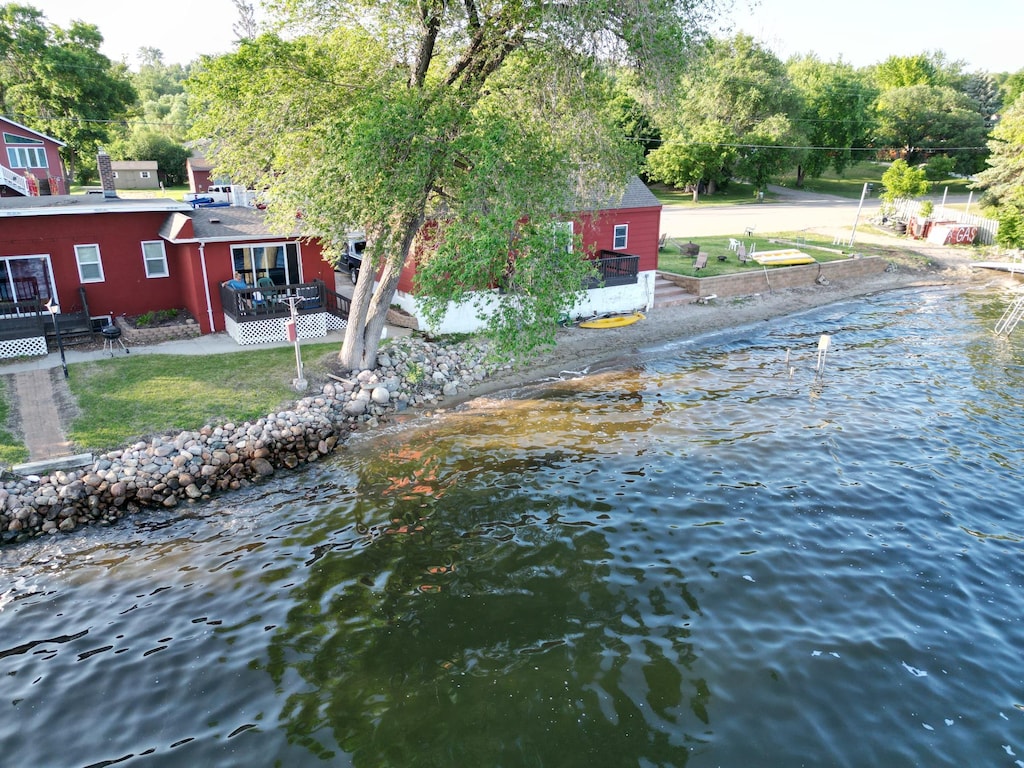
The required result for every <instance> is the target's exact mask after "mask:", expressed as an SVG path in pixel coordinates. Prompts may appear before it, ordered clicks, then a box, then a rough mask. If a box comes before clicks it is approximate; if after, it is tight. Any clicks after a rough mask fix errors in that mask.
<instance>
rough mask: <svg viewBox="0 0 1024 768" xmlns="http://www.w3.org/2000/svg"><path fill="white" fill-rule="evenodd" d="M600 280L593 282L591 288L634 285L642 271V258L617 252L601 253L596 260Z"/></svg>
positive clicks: (589, 286)
mask: <svg viewBox="0 0 1024 768" xmlns="http://www.w3.org/2000/svg"><path fill="white" fill-rule="evenodd" d="M594 261H595V266H596V267H597V271H598V274H599V275H600V279H599V280H593V281H592V282H591V284H590V285H588V286H587V288H588V289H590V288H602V287H603V288H610V287H611V286H614V285H634V284H635V283H636V281H637V277H638V275H639V271H640V257H639V256H630V255H629V254H624V253H616V252H615V251H599V252H598V258H597V259H595V260H594Z"/></svg>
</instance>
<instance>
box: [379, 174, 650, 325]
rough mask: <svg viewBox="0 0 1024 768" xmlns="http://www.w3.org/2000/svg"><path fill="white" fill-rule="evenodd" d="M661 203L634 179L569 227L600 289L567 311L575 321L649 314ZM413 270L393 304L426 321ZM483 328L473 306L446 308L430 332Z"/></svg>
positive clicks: (402, 281)
mask: <svg viewBox="0 0 1024 768" xmlns="http://www.w3.org/2000/svg"><path fill="white" fill-rule="evenodd" d="M661 208H662V206H661V203H660V202H659V201H658V198H656V197H655V196H654V194H653V193H652V192H651V191H650V190H649V189H648V188H647V186H646V185H645V184H644V183H643V182H642V181H641V180H640V178H639V177H637V176H633V177H632V178H631V179H630V180H629V182H628V184H627V185H626V188H625V190H624V191H623V193H622V194H621V195H620V196H618V197H617V198H616V199H614V200H610V201H608V203H607V204H605V205H604V206H602V207H601V208H599V209H595V210H592V211H583V212H581V213H579V214H578V215H577V217H576V218H575V220H574V221H573V222H572V227H573V233H574V234H575V235H578V236H579V237H580V240H581V242H582V245H583V249H584V251H585V252H587V253H589V254H592V258H594V259H595V260H596V261H597V267H598V272H599V273H600V274H601V277H602V280H601V285H600V286H595V287H593V288H591V289H590V290H588V291H587V296H586V298H585V299H584V301H583V302H581V303H580V304H578V305H576V306H575V307H572V308H570V309H569V314H570V315H573V316H585V315H590V314H595V313H619V312H631V311H633V310H641V309H642V310H645V311H648V310H650V308H651V306H652V305H653V303H654V280H655V276H656V274H657V270H658V238H659V236H660V234H659V231H660V228H661ZM415 271H416V268H415V265H414V264H409V265H407V266H406V267H405V269H403V271H402V275H401V277H400V279H399V282H398V293H397V294H396V297H395V303H396V304H398V305H399V306H401V307H402V308H403V309H404V310H405V311H406V312H408V313H410V314H412V315H414V316H416V317H417V318H418V320H419V322H420V325H421V327H425V326H424V323H425V320H424V319H423V317H422V315H421V313H420V312H419V309H418V305H417V300H416V296H415V287H414V285H415ZM482 326H483V321H482V320H481V319H480V317H479V316H478V309H477V308H476V306H474V305H470V304H466V305H462V306H456V305H454V304H453V305H450V306H449V308H448V312H447V313H446V315H445V318H444V321H443V322H442V323H441V325H440V327H438V328H431V331H433V332H434V333H472V332H473V331H477V330H479V329H480V328H481V327H482Z"/></svg>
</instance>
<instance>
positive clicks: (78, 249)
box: [75, 243, 104, 283]
mask: <svg viewBox="0 0 1024 768" xmlns="http://www.w3.org/2000/svg"><path fill="white" fill-rule="evenodd" d="M86 248H95V249H96V262H95V263H96V266H97V267H98V268H99V271H100V276H99V277H86V276H85V275H83V274H82V253H83V251H84V249H86ZM88 263H89V264H90V266H91V265H92V262H88ZM75 264H76V265H77V266H78V279H79V280H80V281H81V282H83V283H102V282H103V281H104V278H103V256H102V255H101V254H100V246H99V243H84V244H82V245H76V246H75Z"/></svg>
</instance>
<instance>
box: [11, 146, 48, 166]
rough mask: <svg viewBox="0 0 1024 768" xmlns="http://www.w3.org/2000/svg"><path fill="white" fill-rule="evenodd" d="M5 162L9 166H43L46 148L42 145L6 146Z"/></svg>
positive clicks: (44, 164)
mask: <svg viewBox="0 0 1024 768" xmlns="http://www.w3.org/2000/svg"><path fill="white" fill-rule="evenodd" d="M7 162H8V163H10V165H11V168H45V167H46V150H45V149H43V148H42V147H8V148H7Z"/></svg>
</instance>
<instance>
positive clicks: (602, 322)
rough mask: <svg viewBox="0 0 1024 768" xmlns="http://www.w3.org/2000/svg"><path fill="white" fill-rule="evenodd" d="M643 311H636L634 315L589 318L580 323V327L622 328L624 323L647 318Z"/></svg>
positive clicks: (629, 323) (627, 323) (628, 323)
mask: <svg viewBox="0 0 1024 768" xmlns="http://www.w3.org/2000/svg"><path fill="white" fill-rule="evenodd" d="M645 319H646V317H645V316H644V314H643V313H642V312H634V313H633V314H632V315H618V316H616V317H599V318H597V319H596V320H587V321H586V322H585V323H580V328H621V327H622V326H624V325H632V324H633V323H635V322H636V321H637V320H645Z"/></svg>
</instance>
